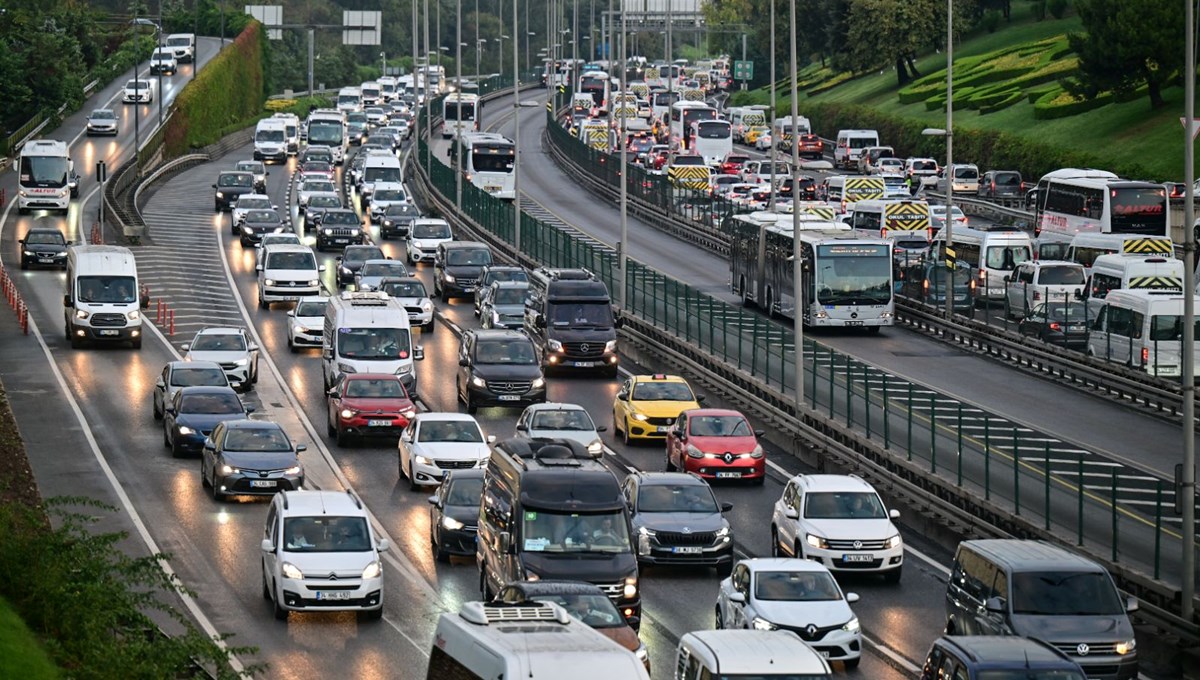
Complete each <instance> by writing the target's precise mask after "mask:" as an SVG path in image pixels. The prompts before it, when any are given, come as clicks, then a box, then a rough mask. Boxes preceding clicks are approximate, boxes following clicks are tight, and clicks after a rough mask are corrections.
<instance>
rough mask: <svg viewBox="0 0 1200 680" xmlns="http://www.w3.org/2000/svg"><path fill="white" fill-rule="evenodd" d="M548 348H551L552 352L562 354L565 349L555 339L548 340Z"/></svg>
mask: <svg viewBox="0 0 1200 680" xmlns="http://www.w3.org/2000/svg"><path fill="white" fill-rule="evenodd" d="M546 347H548V348H550V351H551V352H561V351H562V348H563V346H562V343H561V342H559V341H558V340H554V339H550V340H547V341H546Z"/></svg>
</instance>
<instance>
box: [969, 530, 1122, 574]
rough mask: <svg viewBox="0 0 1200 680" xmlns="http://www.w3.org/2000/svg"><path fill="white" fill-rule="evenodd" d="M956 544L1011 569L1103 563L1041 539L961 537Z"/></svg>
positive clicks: (1093, 568)
mask: <svg viewBox="0 0 1200 680" xmlns="http://www.w3.org/2000/svg"><path fill="white" fill-rule="evenodd" d="M959 546H960V547H965V548H970V549H971V550H973V551H974V552H977V553H980V554H983V555H987V556H988V557H989V559H991V560H993V561H996V562H1001V563H1004V564H1009V565H1010V566H1011V567H1012V568H1013V570H1014V571H1034V570H1037V571H1041V570H1045V569H1068V570H1073V571H1090V572H1103V571H1105V570H1104V567H1102V566H1100V565H1099V564H1096V563H1095V562H1093V561H1091V560H1089V559H1088V558H1086V557H1084V556H1082V555H1077V554H1075V553H1073V552H1071V551H1069V550H1065V549H1063V548H1060V547H1058V546H1056V545H1051V544H1050V543H1045V542H1042V541H1029V540H1020V539H1004V538H992V539H979V540H971V541H963V542H962V543H960V544H959Z"/></svg>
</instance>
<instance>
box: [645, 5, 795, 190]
mask: <svg viewBox="0 0 1200 680" xmlns="http://www.w3.org/2000/svg"><path fill="white" fill-rule="evenodd" d="M772 1H774V0H772ZM671 4H672V2H671V0H667V44H666V48H665V50H666V53H667V58H666V62H667V165H668V166H669V165H673V164H674V163H675V142H674V140H672V139H671V114H672V112H673V111H674V109H675V62H674V60H673V56H674V50H675V45H674V44H673V43H672V42H671V41H672V39H673V35H674V34H673V33H672V27H673V26H674V24H675V22H674V21H673V17H672V15H671Z"/></svg>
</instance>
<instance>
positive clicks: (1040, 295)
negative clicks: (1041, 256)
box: [1004, 260, 1087, 319]
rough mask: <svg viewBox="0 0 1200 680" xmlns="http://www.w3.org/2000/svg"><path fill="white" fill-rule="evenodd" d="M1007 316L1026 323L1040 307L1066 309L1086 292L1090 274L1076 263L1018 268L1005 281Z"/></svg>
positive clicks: (1054, 262) (1036, 263) (1042, 262)
mask: <svg viewBox="0 0 1200 680" xmlns="http://www.w3.org/2000/svg"><path fill="white" fill-rule="evenodd" d="M1004 281H1005V283H1006V284H1007V285H1006V286H1005V288H1006V295H1007V296H1008V308H1007V311H1008V314H1009V315H1010V316H1013V317H1016V318H1020V319H1023V318H1025V316H1026V314H1028V313H1029V312H1030V311H1031V310H1033V308H1034V307H1037V306H1038V305H1039V304H1042V303H1043V302H1044V303H1047V304H1051V305H1053V304H1060V305H1063V306H1066V305H1068V304H1070V302H1071V301H1072V300H1078V299H1079V296H1080V295H1082V294H1083V291H1084V290H1086V289H1087V272H1085V271H1084V270H1083V266H1082V265H1080V264H1079V263H1077V262H1067V261H1066V260H1034V261H1030V262H1022V263H1021V264H1019V265H1017V268H1016V269H1014V270H1013V272H1012V273H1011V274H1009V275H1008V276H1006V277H1004Z"/></svg>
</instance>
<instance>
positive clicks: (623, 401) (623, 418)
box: [613, 378, 633, 432]
mask: <svg viewBox="0 0 1200 680" xmlns="http://www.w3.org/2000/svg"><path fill="white" fill-rule="evenodd" d="M632 391H633V379H632V378H630V379H627V380H626V381H625V382H623V383H621V388H620V389H619V390H617V398H616V400H615V401H614V403H613V431H614V432H615V431H616V430H620V431H622V432H626V431H627V428H628V427H629V425H628V423H627V421H628V418H629V399H630V393H631V392H632Z"/></svg>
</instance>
